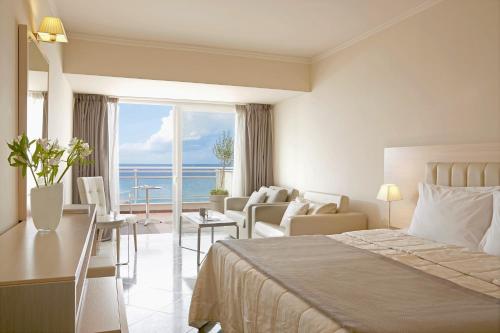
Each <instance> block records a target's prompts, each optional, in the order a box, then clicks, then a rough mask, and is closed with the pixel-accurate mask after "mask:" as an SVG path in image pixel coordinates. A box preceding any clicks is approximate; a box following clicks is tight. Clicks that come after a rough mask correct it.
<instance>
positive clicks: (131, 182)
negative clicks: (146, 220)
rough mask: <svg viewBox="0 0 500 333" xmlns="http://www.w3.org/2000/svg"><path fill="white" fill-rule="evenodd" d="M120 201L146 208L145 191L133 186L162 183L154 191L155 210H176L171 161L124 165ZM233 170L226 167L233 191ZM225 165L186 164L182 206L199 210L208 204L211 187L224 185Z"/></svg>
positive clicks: (228, 184) (125, 208)
mask: <svg viewBox="0 0 500 333" xmlns="http://www.w3.org/2000/svg"><path fill="white" fill-rule="evenodd" d="M119 174H120V202H121V210H122V211H128V210H129V207H130V208H131V209H132V211H134V212H140V211H144V210H145V203H146V197H145V193H144V191H142V190H140V189H133V187H135V186H141V185H154V186H161V187H162V189H160V190H152V191H151V192H150V207H151V210H152V211H166V212H168V211H172V205H173V189H172V183H173V176H174V174H173V168H172V166H169V165H165V166H163V165H161V166H153V165H120V167H119ZM232 174H233V170H232V168H226V177H225V183H226V186H225V187H226V189H228V191H229V192H231V188H230V187H231V179H232ZM221 175H222V169H221V168H220V167H218V166H194V165H186V166H183V168H182V209H183V210H195V209H198V208H200V207H207V205H208V202H209V201H208V198H209V193H210V190H212V189H213V188H216V187H217V186H216V185H218V186H219V185H220V179H221Z"/></svg>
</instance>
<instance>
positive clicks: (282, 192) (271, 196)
mask: <svg viewBox="0 0 500 333" xmlns="http://www.w3.org/2000/svg"><path fill="white" fill-rule="evenodd" d="M287 197H288V191H287V190H286V189H284V188H269V189H267V197H266V202H267V203H276V202H286V198H287Z"/></svg>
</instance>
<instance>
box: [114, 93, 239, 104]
mask: <svg viewBox="0 0 500 333" xmlns="http://www.w3.org/2000/svg"><path fill="white" fill-rule="evenodd" d="M109 97H112V98H118V99H120V100H123V101H125V102H126V101H130V102H149V103H154V102H162V103H172V104H176V103H186V104H187V103H191V104H213V105H227V106H235V105H237V104H245V103H230V102H212V101H201V100H192V99H171V98H157V97H151V98H150V97H133V96H117V95H109Z"/></svg>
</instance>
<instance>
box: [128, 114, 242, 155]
mask: <svg viewBox="0 0 500 333" xmlns="http://www.w3.org/2000/svg"><path fill="white" fill-rule="evenodd" d="M173 125H174V120H173V115H172V113H170V114H169V115H168V116H167V117H163V118H161V126H160V129H159V130H158V131H156V132H155V133H153V134H152V135H151V136H150V137H149V138H148V139H147V140H146V141H144V142H134V143H123V144H121V145H120V152H121V154H122V155H125V154H136V153H146V152H150V153H164V152H166V151H169V150H171V144H172V140H173V128H174V127H173ZM233 126H234V121H233V119H232V118H231V117H227V114H218V113H208V112H190V113H185V114H184V117H183V140H188V141H193V140H199V139H201V138H202V137H204V136H207V135H211V134H214V133H220V132H221V131H222V130H227V129H229V128H232V127H233Z"/></svg>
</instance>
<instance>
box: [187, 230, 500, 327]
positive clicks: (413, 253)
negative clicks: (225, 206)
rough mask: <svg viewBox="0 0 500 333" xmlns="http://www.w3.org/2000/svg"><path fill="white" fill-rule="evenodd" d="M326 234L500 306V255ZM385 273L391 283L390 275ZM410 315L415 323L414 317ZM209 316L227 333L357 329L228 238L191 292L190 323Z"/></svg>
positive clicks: (363, 234)
mask: <svg viewBox="0 0 500 333" xmlns="http://www.w3.org/2000/svg"><path fill="white" fill-rule="evenodd" d="M327 237H330V238H332V239H333V240H336V241H339V242H341V243H343V244H346V245H349V246H352V247H355V248H359V249H363V250H367V251H369V252H372V253H375V254H378V255H381V256H384V257H386V258H389V259H392V260H395V261H397V262H399V263H401V264H404V265H406V266H410V267H413V268H415V269H417V270H420V271H421V272H425V273H426V274H429V275H433V276H437V277H439V278H441V279H445V280H448V281H449V282H451V283H453V284H456V285H459V286H461V287H463V288H466V289H468V290H472V291H474V292H477V293H481V294H484V295H488V296H490V298H492V299H494V303H496V304H497V306H499V307H498V309H500V257H497V256H491V255H487V254H485V253H483V252H472V251H469V250H467V249H465V248H462V247H458V246H454V245H447V244H442V243H437V242H433V241H430V240H426V239H421V238H418V237H414V236H410V235H408V234H406V233H404V232H402V231H399V230H388V229H377V230H365V231H355V232H348V233H344V234H339V235H331V236H327ZM306 265H307V262H305V263H304V269H306V270H307V266H306ZM311 273H312V274H314V273H315V272H314V270H311ZM370 274H373V275H374V276H375V275H377V274H379V273H378V272H377V271H373V272H370ZM378 278H380V276H378ZM384 278H385V279H387V281H389V283H390V281H391V276H386V277H384ZM367 281H368V283H367V284H364V285H362V286H361V285H360V286H355V287H356V288H359V290H360V291H361V292H362V291H363V288H370V285H369V279H368V280H367ZM332 283H334V281H332ZM395 313H397V311H395ZM457 315H458V314H457ZM409 317H411V315H409ZM490 317H491V316H490ZM408 320H409V321H408V323H411V318H409V319H408ZM493 320H498V325H499V326H498V327H497V328H498V329H500V311H499V312H498V317H496V318H493ZM207 321H214V322H220V323H221V326H222V327H223V330H224V332H225V333H231V332H304V333H305V332H308V333H309V332H310V333H312V332H348V331H353V330H354V331H355V329H353V328H352V327H349V323H348V322H347V324H346V322H344V324H342V323H339V322H336V321H335V320H334V319H332V316H327V315H325V312H324V311H320V310H319V309H318V308H316V307H315V306H312V305H310V302H309V303H308V302H306V301H304V297H301V295H297V293H296V292H291V291H290V290H287V289H286V288H284V287H283V286H282V284H280V283H279V282H277V280H276V279H273V278H270V277H268V276H267V275H266V274H264V273H263V272H262V271H260V270H257V269H256V268H255V267H254V266H253V265H252V264H250V263H249V262H248V261H247V260H245V259H243V258H242V257H241V256H240V255H238V254H237V253H236V252H235V251H234V250H232V249H230V248H229V247H228V246H227V244H226V245H225V244H224V243H217V244H215V245H214V246H212V248H211V250H210V251H209V253H208V255H207V258H206V261H205V263H204V265H203V267H202V269H201V271H200V274H199V278H198V280H197V283H196V286H195V290H194V293H193V297H192V303H191V309H190V316H189V322H190V324H191V325H192V326H195V327H200V326H202V325H203V324H204V323H206V322H207ZM451 326H453V325H451ZM478 329H479V331H491V330H483V329H482V328H479V327H478ZM360 331H362V330H360Z"/></svg>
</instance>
